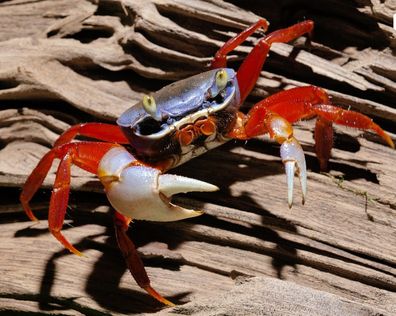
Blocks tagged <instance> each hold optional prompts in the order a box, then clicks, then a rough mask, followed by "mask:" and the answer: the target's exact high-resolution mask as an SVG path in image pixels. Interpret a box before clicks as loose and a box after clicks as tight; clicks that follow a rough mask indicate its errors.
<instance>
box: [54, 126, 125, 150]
mask: <svg viewBox="0 0 396 316" xmlns="http://www.w3.org/2000/svg"><path fill="white" fill-rule="evenodd" d="M77 135H81V136H87V137H92V138H95V139H98V140H102V141H106V142H110V143H118V144H128V139H127V138H126V137H125V135H124V134H123V132H122V131H121V129H120V128H119V127H118V126H117V125H112V124H105V123H82V124H77V125H73V126H72V127H70V128H69V129H68V130H66V131H65V132H64V133H63V134H62V135H61V136H60V137H59V138H58V139H57V141H56V142H55V145H54V147H57V146H60V145H63V144H66V143H69V142H70V141H72V140H73V139H74V138H75V137H76V136H77Z"/></svg>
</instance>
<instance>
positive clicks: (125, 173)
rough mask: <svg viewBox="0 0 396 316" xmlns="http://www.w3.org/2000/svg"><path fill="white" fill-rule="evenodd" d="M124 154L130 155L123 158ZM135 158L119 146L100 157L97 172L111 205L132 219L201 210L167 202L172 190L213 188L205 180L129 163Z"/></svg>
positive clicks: (178, 217)
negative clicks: (163, 172)
mask: <svg viewBox="0 0 396 316" xmlns="http://www.w3.org/2000/svg"><path fill="white" fill-rule="evenodd" d="M126 155H129V156H130V159H125V157H126ZM134 161H136V159H135V158H134V157H133V156H132V155H131V154H129V153H128V152H127V151H126V150H125V149H123V148H122V147H117V148H114V149H111V150H110V151H109V152H108V153H107V154H106V155H105V156H104V157H103V158H102V160H101V162H100V165H99V169H98V175H99V178H100V179H101V181H102V183H103V185H104V186H105V190H106V194H107V197H108V199H109V201H110V203H111V205H112V206H113V207H114V208H115V209H116V210H117V211H118V212H120V213H121V214H123V215H125V216H128V217H131V218H132V219H141V220H148V221H160V222H167V221H176V220H181V219H185V218H189V217H194V216H198V215H201V214H202V211H194V210H189V209H186V208H183V207H180V206H177V205H174V204H172V203H171V202H170V199H171V197H172V195H173V194H177V193H182V192H183V193H185V192H192V191H216V190H218V188H217V187H216V186H214V185H211V184H209V183H206V182H203V181H199V180H195V179H190V178H187V177H182V176H176V175H170V174H162V173H161V172H160V171H159V170H157V169H155V168H151V167H146V166H136V165H135V166H134V165H131V164H133V162H134Z"/></svg>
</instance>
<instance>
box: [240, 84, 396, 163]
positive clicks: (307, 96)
mask: <svg viewBox="0 0 396 316" xmlns="http://www.w3.org/2000/svg"><path fill="white" fill-rule="evenodd" d="M269 110H270V111H271V112H275V113H277V114H279V115H280V116H282V117H283V118H285V119H287V120H288V121H289V122H291V123H293V122H296V121H298V120H300V119H302V118H309V117H313V116H319V119H318V121H317V123H316V127H315V149H316V154H317V157H318V159H319V161H320V165H321V170H325V169H326V168H327V162H328V160H329V158H330V151H331V148H332V147H333V129H332V123H336V124H340V125H344V126H349V127H354V128H359V129H365V130H372V131H374V132H375V133H377V134H378V135H379V136H380V137H382V138H383V139H384V140H385V141H386V142H387V144H388V145H389V146H390V147H392V148H394V144H393V141H392V139H391V138H390V137H389V135H388V134H387V133H386V132H385V131H384V130H383V129H382V128H381V127H379V126H378V125H377V124H375V123H374V122H373V121H372V120H371V119H370V118H369V117H367V116H365V115H363V114H361V113H358V112H354V111H349V110H343V109H341V108H339V107H337V106H334V105H331V104H330V100H329V97H328V95H327V93H326V92H325V90H323V89H321V88H318V87H314V86H307V87H299V88H294V89H290V90H286V91H281V92H279V93H276V94H274V95H272V96H270V97H268V98H266V99H264V100H262V101H260V102H258V103H257V104H256V105H254V106H253V107H252V109H251V110H250V111H249V113H248V114H247V118H246V119H245V120H244V123H243V124H244V125H243V126H244V132H245V133H246V136H248V137H253V136H256V135H260V134H264V133H266V132H268V131H269V132H270V130H269V129H268V126H266V125H265V124H263V122H264V121H265V120H266V117H267V115H268V111H269Z"/></svg>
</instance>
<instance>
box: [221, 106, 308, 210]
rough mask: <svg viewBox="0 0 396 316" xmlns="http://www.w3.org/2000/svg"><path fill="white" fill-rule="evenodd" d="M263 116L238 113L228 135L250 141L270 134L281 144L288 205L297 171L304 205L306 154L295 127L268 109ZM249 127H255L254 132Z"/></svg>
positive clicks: (262, 111)
mask: <svg viewBox="0 0 396 316" xmlns="http://www.w3.org/2000/svg"><path fill="white" fill-rule="evenodd" d="M260 114H263V115H262V116H260V117H259V116H257V115H250V112H249V113H248V114H247V115H244V114H243V113H241V112H239V113H238V119H237V123H236V125H235V127H234V128H233V130H231V132H230V133H229V134H228V135H227V136H228V137H232V138H236V139H249V138H252V137H254V136H257V135H259V134H264V133H269V135H270V137H271V138H273V139H275V140H276V141H277V142H278V143H279V144H281V148H280V153H281V158H282V162H283V163H284V164H285V171H286V178H287V187H288V204H289V207H291V206H292V204H293V178H294V172H295V171H296V172H297V173H298V175H299V178H300V183H301V191H302V203H303V204H304V201H305V197H306V190H307V189H306V188H307V172H306V164H305V157H304V152H303V150H302V148H301V146H300V144H299V142H298V141H297V139H296V138H295V137H294V136H293V127H292V126H291V124H290V123H289V122H288V121H287V120H286V119H284V118H282V117H281V116H279V115H278V114H276V113H274V112H272V111H271V110H269V109H268V108H266V107H263V108H262V109H261V111H260ZM257 125H260V126H261V127H260V129H259V130H260V133H258V134H257V133H256V131H257V129H255V127H256V126H257ZM249 126H252V127H254V129H253V130H252V129H251V128H249Z"/></svg>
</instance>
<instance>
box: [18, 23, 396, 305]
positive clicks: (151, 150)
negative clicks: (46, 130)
mask: <svg viewBox="0 0 396 316" xmlns="http://www.w3.org/2000/svg"><path fill="white" fill-rule="evenodd" d="M313 26H314V23H313V21H310V20H306V21H303V22H300V23H297V24H295V25H292V26H290V27H288V28H285V29H280V30H277V31H274V32H272V33H270V34H268V35H267V36H264V37H262V38H260V39H259V40H258V42H257V44H256V45H255V46H254V47H253V49H252V50H251V52H250V53H249V54H248V55H247V57H246V58H245V59H244V61H243V62H242V63H241V65H240V67H239V69H238V70H237V71H234V70H233V69H231V68H227V58H226V57H227V54H229V53H230V52H231V51H233V50H234V49H235V48H236V47H237V46H239V45H241V44H242V43H243V42H244V41H245V40H246V39H247V38H248V37H249V36H250V35H252V34H253V33H254V32H256V31H257V30H258V29H262V30H264V31H266V30H267V27H268V22H267V21H266V20H264V19H260V20H259V21H258V22H256V23H255V24H253V25H251V26H250V27H248V28H246V29H245V30H244V31H242V32H241V33H239V34H237V35H236V36H235V37H234V38H231V39H230V40H228V41H227V42H226V43H225V44H224V45H223V46H222V47H221V48H220V49H219V50H218V51H217V53H216V54H215V57H214V58H213V60H212V62H211V64H210V68H211V69H210V70H209V71H206V72H203V73H200V74H197V75H194V76H192V77H190V78H187V79H183V80H180V81H177V82H174V83H172V84H170V85H168V86H165V87H164V88H162V89H161V90H159V91H157V92H155V93H153V94H151V95H145V96H144V97H143V98H142V100H141V101H140V102H138V103H137V104H135V105H133V106H132V107H131V108H129V109H127V110H126V111H125V112H124V113H123V114H122V115H121V116H120V117H119V118H118V120H117V125H111V124H104V123H84V124H78V125H75V126H72V127H71V128H70V129H68V130H67V131H65V132H64V133H63V134H62V135H61V136H60V137H59V139H58V140H57V141H56V142H55V144H54V147H53V148H52V149H51V150H50V151H49V152H48V153H47V154H46V155H45V156H43V158H42V159H41V160H40V161H39V163H38V165H37V166H36V167H35V169H34V170H33V171H32V173H31V174H30V176H29V177H28V178H27V180H26V183H25V184H24V186H23V190H22V193H21V195H20V201H21V203H22V206H23V208H24V210H25V212H26V214H27V216H28V217H29V218H30V219H31V220H33V221H37V218H36V217H35V216H34V214H33V212H32V210H31V208H30V207H29V201H30V200H31V198H32V197H33V195H34V194H35V192H36V191H37V190H38V189H39V187H40V186H41V184H42V182H43V181H44V179H45V177H46V175H47V173H48V171H49V169H50V167H51V165H52V163H53V160H54V159H56V158H57V159H59V160H60V163H59V166H58V169H57V173H56V178H55V183H54V187H53V190H52V194H51V200H50V206H49V215H48V222H49V230H50V232H51V233H52V235H53V236H54V237H55V238H56V239H58V240H59V241H60V242H61V244H62V245H63V246H64V247H66V248H67V249H68V250H70V251H71V252H72V253H74V254H76V255H82V254H81V253H80V252H79V251H78V250H77V249H76V248H74V246H73V245H71V244H70V242H69V241H68V240H67V239H66V238H65V237H64V235H63V234H62V232H61V228H62V225H63V222H64V217H65V212H66V208H67V204H68V198H69V191H70V177H71V171H70V170H71V165H72V164H74V165H77V166H78V167H80V168H82V169H84V170H87V171H89V172H91V173H93V174H96V175H97V176H98V178H99V179H100V181H101V183H102V184H103V186H104V190H105V192H106V195H107V198H108V200H109V202H110V204H111V205H112V207H113V208H114V209H115V212H114V214H115V215H114V223H115V231H116V236H117V242H118V245H119V248H120V250H121V252H122V254H123V256H124V258H125V261H126V264H127V266H128V269H129V271H130V272H131V274H132V276H133V278H134V279H135V281H136V282H137V284H138V285H139V286H140V287H141V288H142V289H144V290H145V291H146V292H147V293H148V294H150V295H151V296H152V297H154V298H155V299H157V300H158V301H160V302H162V303H164V304H166V305H170V306H172V305H173V303H172V302H170V301H169V300H167V299H166V298H164V297H163V296H162V295H161V294H159V293H158V292H157V291H156V290H155V289H154V288H153V287H152V286H151V284H150V279H149V277H148V275H147V273H146V270H145V268H144V265H143V263H142V260H141V259H140V257H139V255H138V252H137V250H136V247H135V246H134V244H133V242H132V240H131V239H130V238H129V237H128V235H127V230H128V227H129V224H130V223H131V221H132V220H146V221H160V222H161V221H177V220H182V219H185V218H189V217H195V216H198V215H201V214H202V212H200V211H195V210H190V209H186V208H183V207H180V206H177V205H174V204H172V202H171V199H172V196H173V195H174V194H177V193H181V192H183V193H186V192H192V191H206V192H209V191H215V190H218V188H217V187H216V186H214V185H212V184H209V183H206V182H202V181H199V180H195V179H191V178H186V177H183V176H178V175H172V174H166V173H165V172H167V171H168V170H170V169H172V168H174V167H176V166H178V165H180V164H182V163H184V162H186V161H188V160H190V159H192V158H194V157H196V156H199V155H201V154H203V153H204V152H206V151H208V150H210V149H212V148H214V147H217V146H219V145H221V144H223V143H225V142H227V141H228V140H231V139H239V140H248V139H250V138H252V137H256V136H259V135H263V134H267V133H268V134H269V136H270V137H271V138H272V139H274V140H275V141H276V142H278V143H279V144H280V156H281V159H282V162H283V163H284V166H285V172H286V177H287V200H288V205H289V207H291V206H292V203H293V178H294V175H295V174H297V175H298V177H299V180H300V184H301V192H302V202H303V203H304V201H305V199H306V187H307V184H306V182H307V171H306V164H305V158H304V153H303V150H302V148H301V145H300V144H299V142H298V140H297V139H296V138H295V137H294V136H293V128H292V125H291V124H292V123H293V122H296V121H298V120H301V119H303V118H304V119H306V118H313V117H317V121H316V125H315V137H314V139H315V149H316V155H317V157H318V159H319V162H320V167H321V169H326V168H327V162H328V160H329V157H330V151H331V148H332V145H333V142H332V135H333V128H332V124H333V123H335V124H341V125H345V126H349V127H354V128H359V129H364V130H371V131H373V132H375V133H377V134H378V135H379V136H380V137H382V138H383V139H384V140H385V142H386V143H387V144H388V145H389V146H391V147H392V148H394V143H393V141H392V139H391V138H390V137H389V135H388V134H386V133H385V132H384V130H383V129H382V128H381V127H379V126H378V125H377V124H375V123H374V122H373V121H372V120H371V119H370V118H369V117H367V116H365V115H363V114H360V113H357V112H354V111H350V110H345V109H342V108H340V107H338V106H335V105H332V104H331V102H330V98H329V96H328V94H327V93H326V92H325V90H323V89H322V88H319V87H316V86H305V87H297V88H293V89H289V90H286V91H281V92H279V93H277V94H274V95H272V96H270V97H268V98H266V99H264V100H262V101H260V102H258V103H257V104H255V105H254V106H253V107H252V108H251V109H250V110H249V111H248V113H247V114H244V113H242V112H240V111H239V108H240V106H241V104H243V102H244V101H245V99H246V97H247V96H248V95H249V93H250V92H251V90H252V89H253V87H254V86H255V83H256V81H257V79H258V77H259V74H260V71H261V69H262V67H263V64H264V62H265V60H266V58H267V54H268V53H269V50H270V47H271V45H272V44H273V43H277V42H289V41H292V40H294V39H296V38H298V37H300V36H302V35H305V34H309V33H311V31H312V29H313ZM77 135H82V136H86V137H91V138H95V139H97V140H99V141H95V142H94V141H78V142H76V141H73V139H74V138H75V137H76V136H77Z"/></svg>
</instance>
